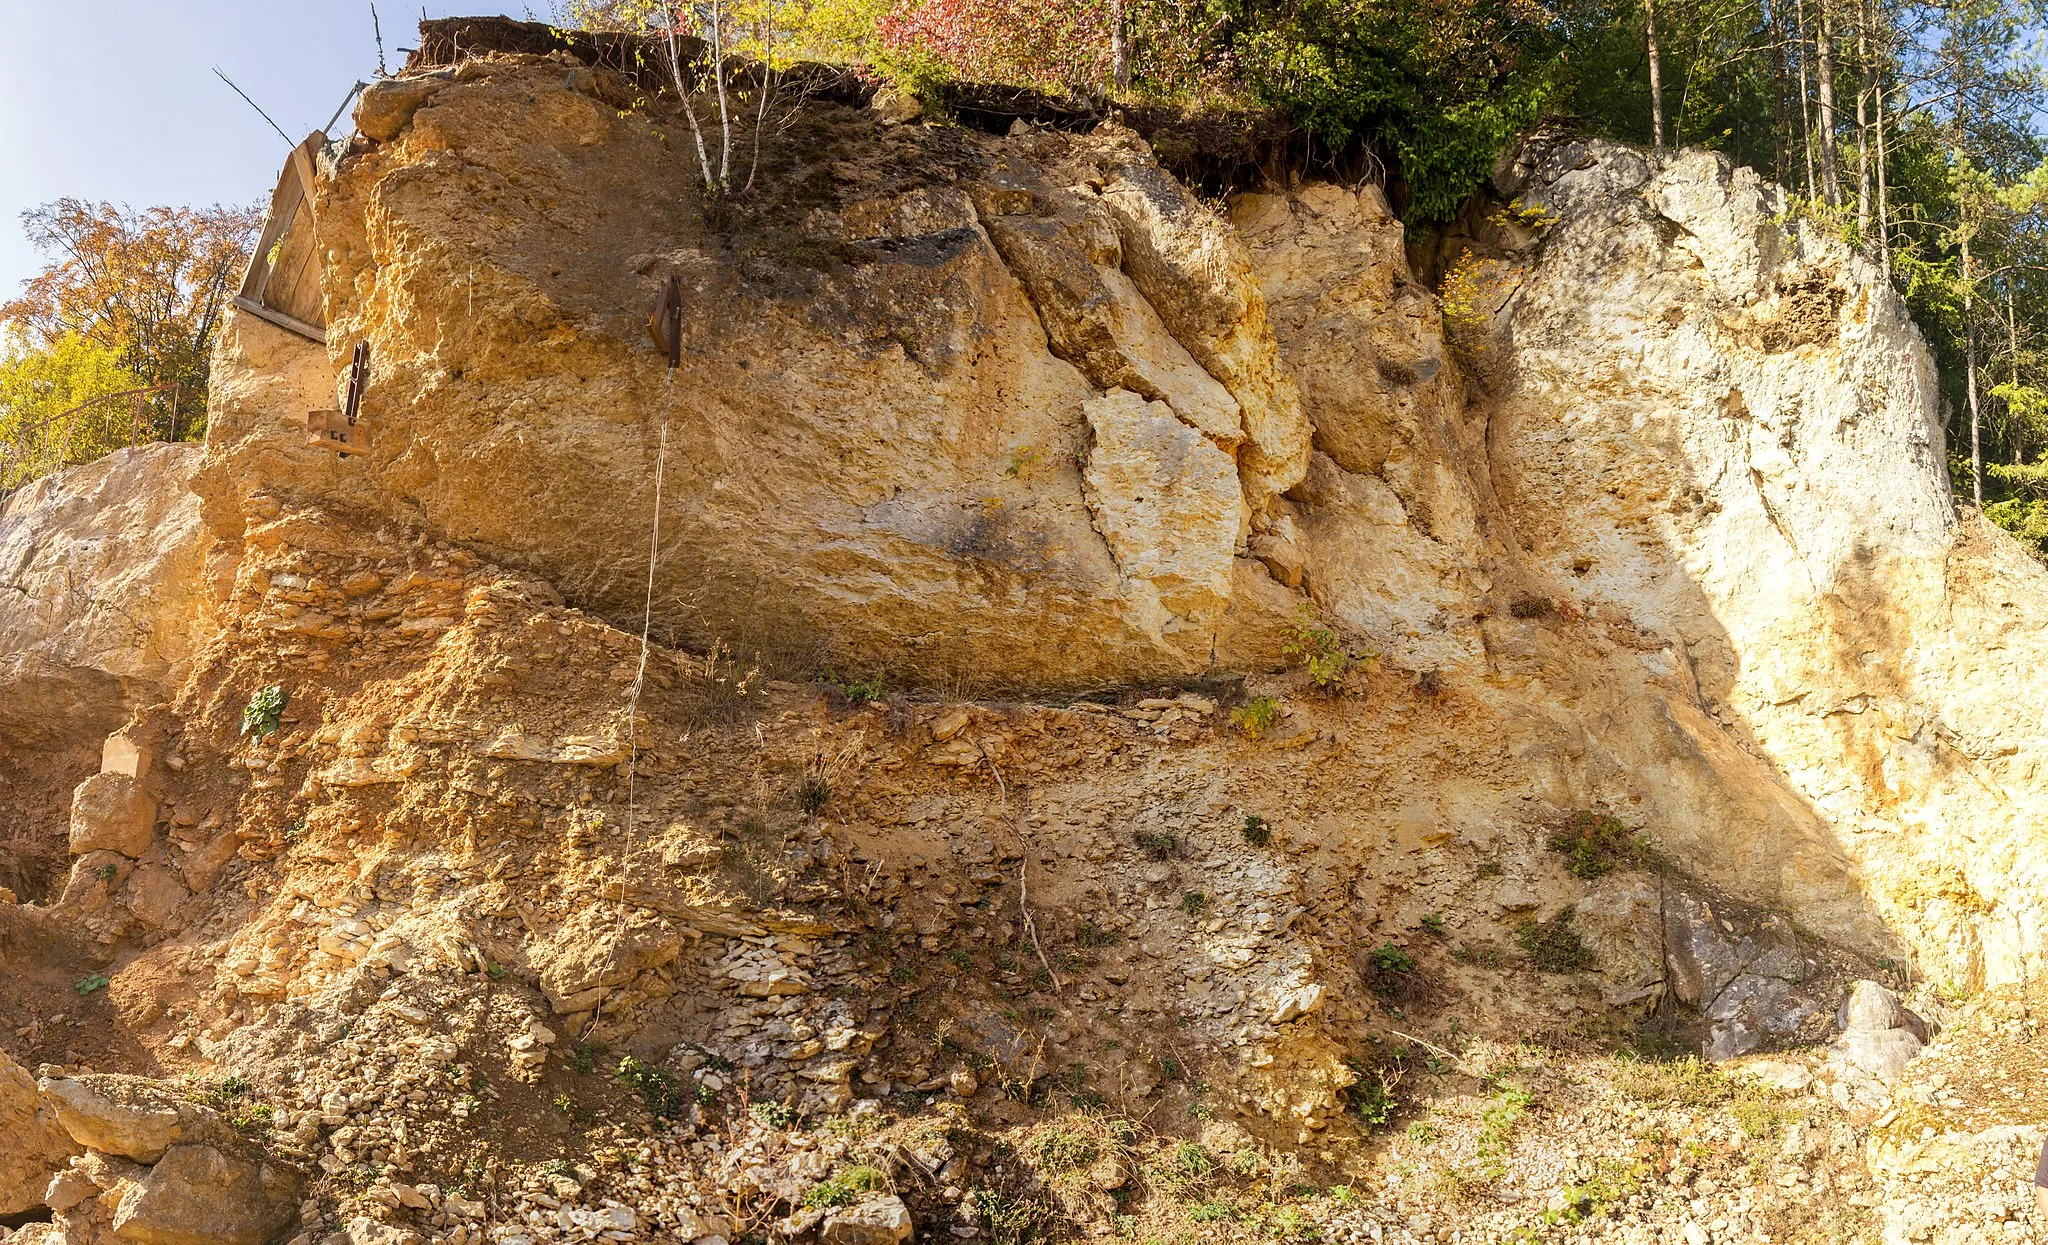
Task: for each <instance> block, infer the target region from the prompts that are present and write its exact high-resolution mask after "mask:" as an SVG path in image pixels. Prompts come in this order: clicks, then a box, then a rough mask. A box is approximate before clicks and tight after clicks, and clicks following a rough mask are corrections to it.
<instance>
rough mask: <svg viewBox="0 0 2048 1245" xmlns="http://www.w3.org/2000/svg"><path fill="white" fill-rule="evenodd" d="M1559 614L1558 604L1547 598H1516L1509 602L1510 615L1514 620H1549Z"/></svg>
mask: <svg viewBox="0 0 2048 1245" xmlns="http://www.w3.org/2000/svg"><path fill="white" fill-rule="evenodd" d="M1556 612H1557V603H1556V602H1554V601H1552V600H1550V599H1548V598H1547V597H1516V598H1515V599H1514V600H1512V601H1510V602H1508V614H1509V615H1510V616H1511V617H1514V618H1548V617H1550V616H1551V615H1552V614H1554V613H1556Z"/></svg>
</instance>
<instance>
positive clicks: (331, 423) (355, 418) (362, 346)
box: [306, 342, 370, 458]
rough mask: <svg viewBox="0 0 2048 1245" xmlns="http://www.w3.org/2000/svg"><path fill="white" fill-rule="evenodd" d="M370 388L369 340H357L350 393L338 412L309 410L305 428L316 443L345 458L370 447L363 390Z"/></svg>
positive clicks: (349, 375)
mask: <svg viewBox="0 0 2048 1245" xmlns="http://www.w3.org/2000/svg"><path fill="white" fill-rule="evenodd" d="M369 387H370V343H368V342H357V343H356V348H355V350H354V351H353V352H351V354H350V356H349V363H348V396H347V398H346V399H345V405H344V406H343V408H342V409H341V410H339V411H308V412H307V413H306V431H307V432H308V433H310V434H312V441H313V444H314V445H317V446H319V447H320V448H321V449H325V450H333V451H334V452H335V453H337V454H340V455H341V456H342V457H343V458H346V457H348V456H349V455H350V454H360V453H362V452H363V451H365V450H367V449H368V448H369V447H370V432H369V429H368V428H366V427H364V426H363V423H362V413H363V391H364V390H366V389H368V388H369Z"/></svg>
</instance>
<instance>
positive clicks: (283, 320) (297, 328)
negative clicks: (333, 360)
mask: <svg viewBox="0 0 2048 1245" xmlns="http://www.w3.org/2000/svg"><path fill="white" fill-rule="evenodd" d="M234 302H235V306H237V307H240V308H241V309H242V310H243V311H246V312H248V313H249V314H250V315H252V316H255V317H256V318H257V319H259V320H268V321H269V322H270V323H272V324H275V325H276V326H277V327H279V328H281V329H289V330H291V331H292V332H294V333H297V334H298V335H299V336H301V337H304V338H306V339H308V340H310V341H316V342H319V343H320V344H321V345H323V346H324V345H326V344H327V330H326V329H324V328H321V327H320V326H319V325H317V324H308V323H306V322H305V321H304V320H301V319H299V318H298V317H297V316H289V315H286V314H285V313H284V312H282V311H273V310H271V309H270V308H268V307H265V306H264V305H263V304H262V303H259V302H257V301H256V300H255V299H253V298H250V297H249V296H248V295H246V294H237V295H235V299H234Z"/></svg>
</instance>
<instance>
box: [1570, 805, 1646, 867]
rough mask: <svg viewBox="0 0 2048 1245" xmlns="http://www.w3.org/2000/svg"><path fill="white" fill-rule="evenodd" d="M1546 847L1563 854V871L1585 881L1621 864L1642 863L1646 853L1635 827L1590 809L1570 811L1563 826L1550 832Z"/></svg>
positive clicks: (1644, 860)
mask: <svg viewBox="0 0 2048 1245" xmlns="http://www.w3.org/2000/svg"><path fill="white" fill-rule="evenodd" d="M1550 850H1551V851H1553V852H1557V853H1559V854H1560V855H1562V856H1564V857H1565V863H1564V867H1565V871H1566V872H1568V873H1570V874H1571V875H1572V876H1573V877H1575V878H1579V879H1582V880H1585V881H1591V880H1592V879H1594V878H1597V877H1602V876H1604V875H1606V874H1608V873H1612V872H1613V871H1614V870H1615V869H1616V868H1619V867H1622V866H1626V865H1638V864H1642V863H1645V862H1646V861H1647V859H1648V856H1649V853H1648V849H1647V848H1645V847H1644V845H1643V843H1642V841H1641V840H1640V839H1639V838H1637V837H1636V832H1635V831H1633V830H1631V829H1629V828H1628V827H1627V826H1625V825H1623V824H1622V823H1621V821H1620V820H1619V819H1617V818H1615V817H1611V816H1609V815H1608V814H1606V813H1596V812H1593V811H1592V810H1591V809H1581V810H1580V811H1579V812H1576V813H1573V814H1572V816H1571V820H1570V821H1567V822H1566V823H1565V824H1564V827H1563V829H1561V830H1559V831H1558V832H1557V833H1556V834H1553V835H1551V836H1550Z"/></svg>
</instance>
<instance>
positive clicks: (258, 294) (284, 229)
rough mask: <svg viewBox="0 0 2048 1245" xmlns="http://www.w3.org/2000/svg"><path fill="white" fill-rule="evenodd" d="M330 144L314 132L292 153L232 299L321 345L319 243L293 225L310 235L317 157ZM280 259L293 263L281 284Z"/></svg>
mask: <svg viewBox="0 0 2048 1245" xmlns="http://www.w3.org/2000/svg"><path fill="white" fill-rule="evenodd" d="M326 142H327V135H325V134H323V133H321V132H320V131H318V130H315V131H314V132H313V133H312V134H310V135H308V136H307V137H306V141H305V142H303V143H300V144H299V145H298V146H297V147H295V148H293V149H292V154H291V159H290V160H288V161H286V162H285V167H284V171H283V172H282V173H281V174H280V175H279V176H278V179H277V189H276V190H274V191H273V192H272V193H271V196H270V214H269V215H268V216H267V217H265V218H264V221H263V233H262V235H261V236H260V237H259V238H258V239H257V241H256V248H255V250H254V251H253V252H251V254H250V256H249V267H248V270H247V271H246V272H244V273H243V274H242V287H241V289H240V290H238V291H236V293H235V296H234V299H233V300H232V301H233V302H234V304H235V306H236V307H239V308H240V309H242V310H243V311H246V312H248V313H249V314H250V315H252V316H255V317H257V318H258V319H261V320H265V321H268V322H269V323H271V324H275V325H276V326H278V327H279V328H281V329H284V330H286V331H288V332H292V333H296V334H298V335H299V336H301V337H304V338H307V339H309V340H312V341H316V342H318V343H320V344H321V345H323V346H324V345H326V344H327V328H326V326H325V325H324V324H322V323H319V322H318V321H316V320H315V319H314V318H313V317H314V316H320V317H321V318H322V319H324V318H325V317H324V314H323V313H322V312H321V311H320V310H319V305H318V299H317V293H318V280H319V269H318V264H319V246H318V242H317V239H315V238H314V237H311V236H305V237H301V236H299V234H298V232H297V231H296V230H294V228H293V226H294V225H295V224H297V223H299V222H300V221H302V220H303V221H304V222H305V228H306V229H307V231H308V232H309V233H310V231H311V228H312V226H313V224H314V217H313V179H314V166H313V158H314V156H315V154H316V153H317V152H318V151H319V150H320V148H321V147H322V146H324V145H325V144H326ZM281 259H289V260H292V261H295V262H293V263H292V264H291V265H290V266H291V267H292V269H293V270H292V271H290V272H288V273H286V274H285V278H284V280H283V281H279V280H277V277H278V268H279V263H278V261H279V260H281ZM308 266H310V267H311V273H310V294H309V292H308V280H309V278H308V272H307V269H308Z"/></svg>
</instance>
